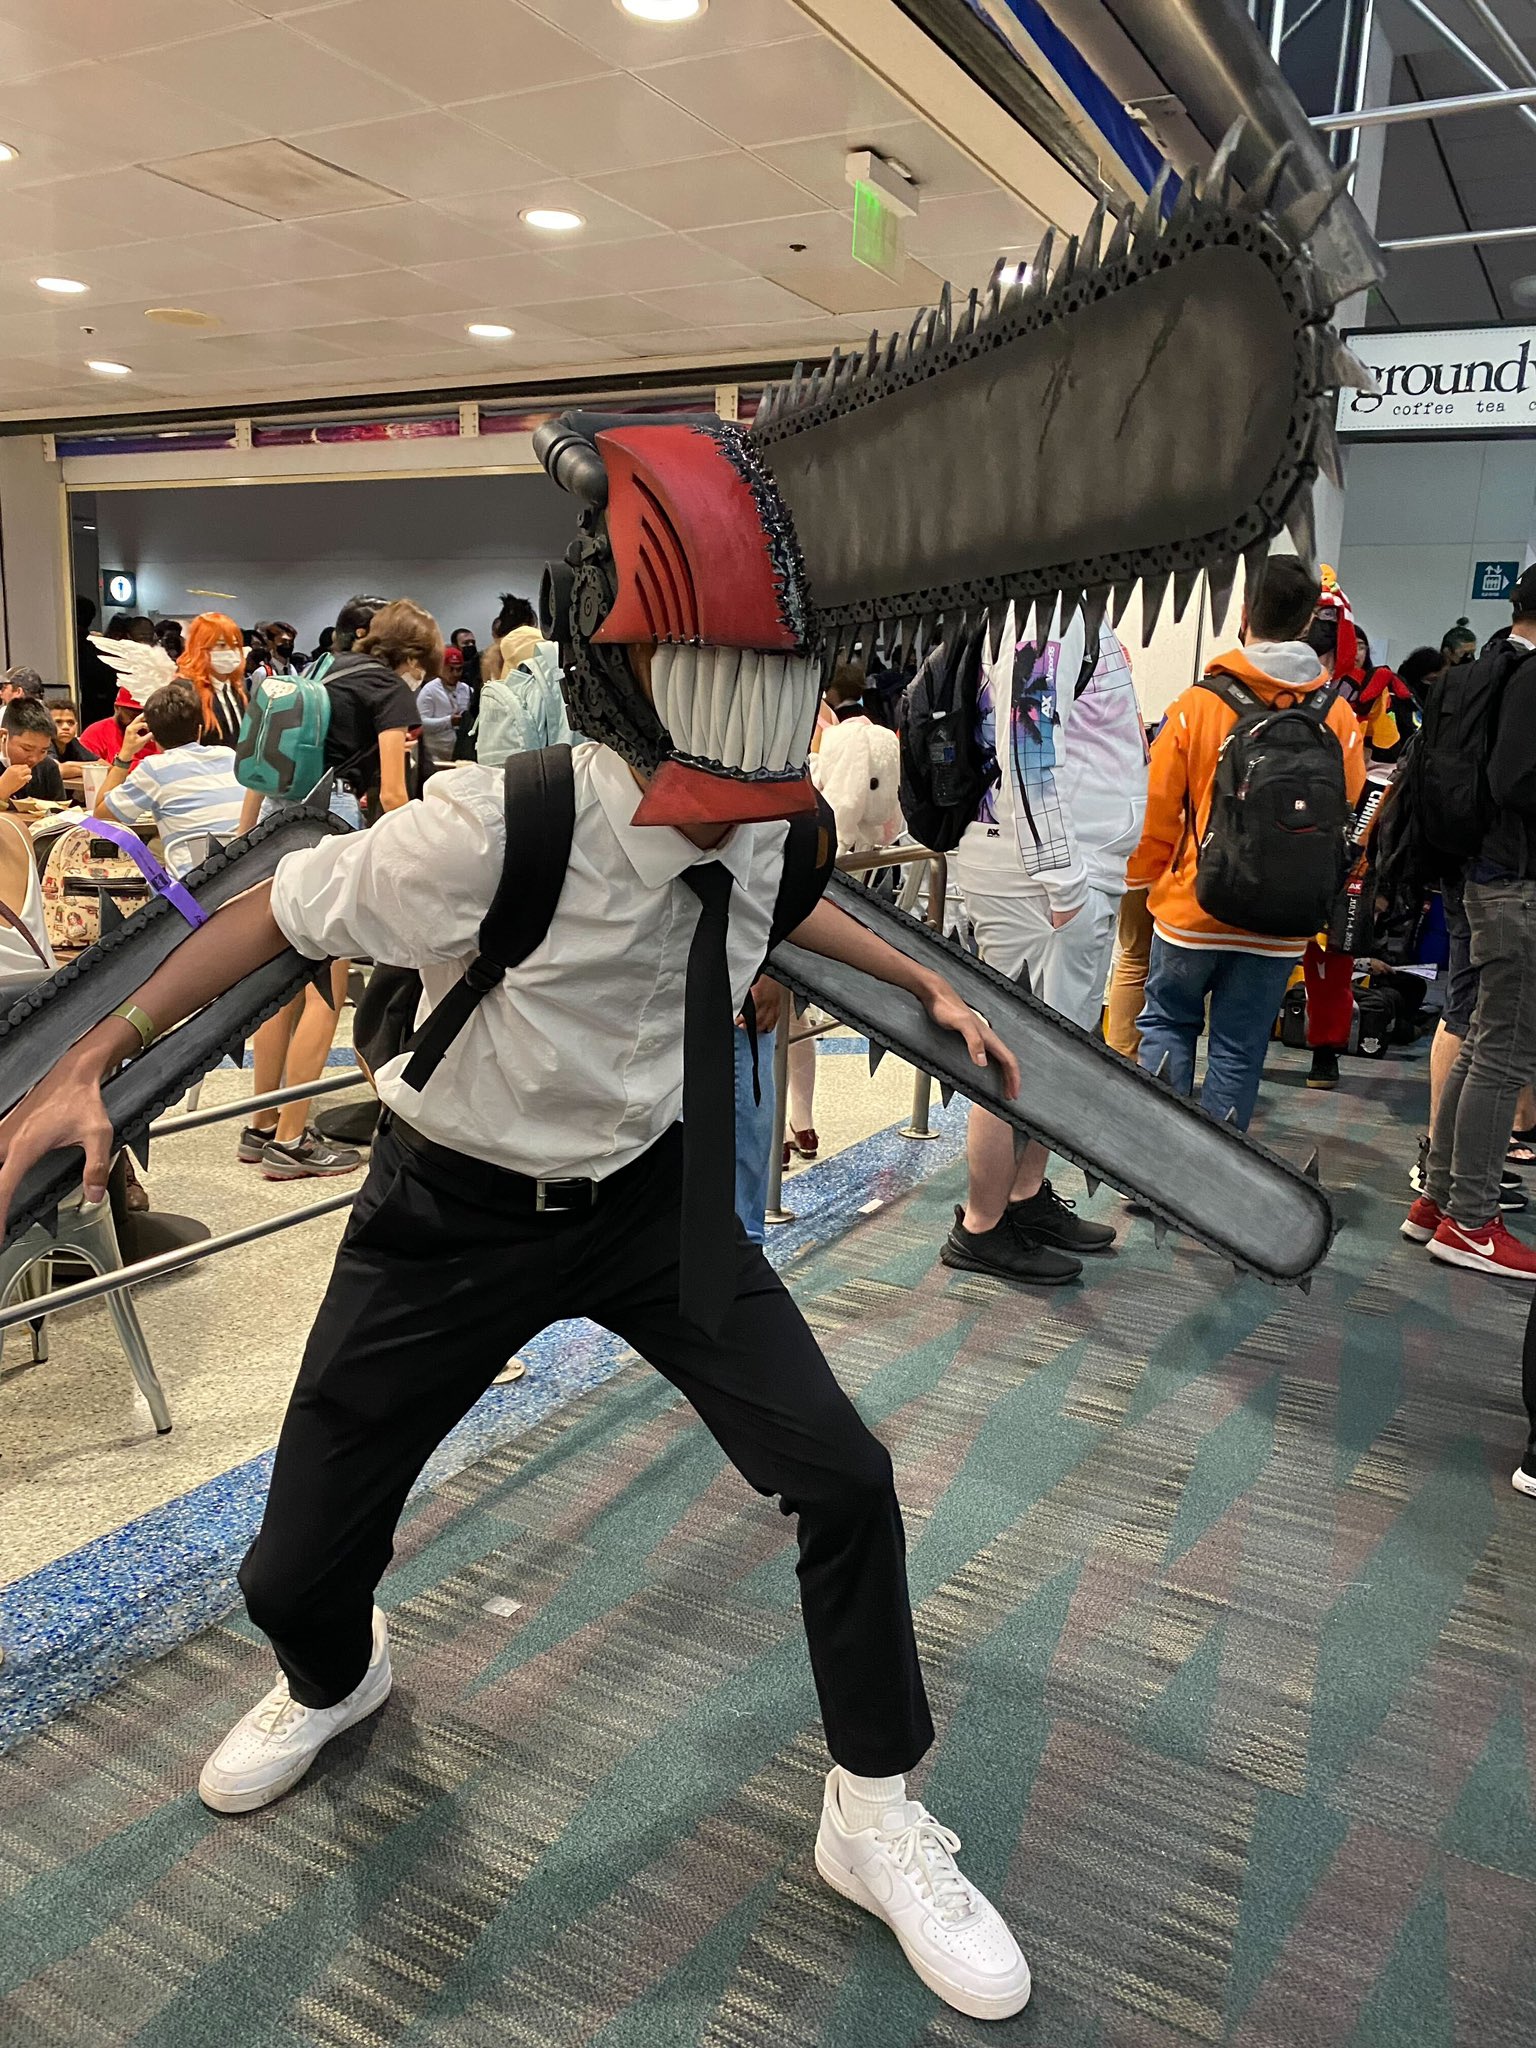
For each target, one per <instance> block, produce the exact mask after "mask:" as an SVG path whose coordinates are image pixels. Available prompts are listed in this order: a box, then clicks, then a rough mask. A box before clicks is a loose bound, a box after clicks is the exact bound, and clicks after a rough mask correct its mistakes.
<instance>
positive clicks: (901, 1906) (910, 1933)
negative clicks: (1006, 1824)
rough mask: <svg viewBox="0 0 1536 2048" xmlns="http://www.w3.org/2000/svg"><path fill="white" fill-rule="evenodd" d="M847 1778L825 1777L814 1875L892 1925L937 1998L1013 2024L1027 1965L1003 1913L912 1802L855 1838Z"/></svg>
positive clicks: (954, 1842)
mask: <svg viewBox="0 0 1536 2048" xmlns="http://www.w3.org/2000/svg"><path fill="white" fill-rule="evenodd" d="M841 1788H842V1772H841V1770H839V1769H837V1768H836V1767H834V1768H833V1769H832V1770H831V1771H830V1772H829V1773H828V1774H827V1791H826V1798H825V1799H824V1801H823V1803H822V1809H821V1828H820V1831H819V1833H818V1834H817V1837H816V1868H817V1869H818V1870H819V1871H820V1872H821V1874H822V1876H823V1877H824V1878H825V1879H826V1881H827V1883H828V1884H829V1885H831V1887H832V1889H833V1891H835V1892H841V1893H842V1895H843V1897H844V1898H845V1899H851V1900H852V1901H853V1903H854V1905H856V1906H862V1907H863V1908H864V1910H865V1912H866V1913H873V1914H875V1915H876V1916H877V1917H878V1918H879V1919H881V1920H883V1921H885V1923H886V1925H887V1926H888V1927H889V1928H890V1929H891V1931H892V1933H893V1934H894V1935H895V1936H896V1939H897V1940H898V1941H899V1942H900V1943H901V1945H902V1948H903V1949H904V1950H905V1951H906V1957H907V1961H908V1962H909V1963H910V1964H911V1965H912V1967H913V1969H914V1970H916V1972H917V1974H918V1976H919V1977H921V1978H922V1980H923V1982H924V1983H925V1984H926V1985H927V1986H928V1988H929V1990H930V1991H936V1992H937V1993H938V1995H939V1997H940V1998H942V1999H943V2000H944V2002H945V2004H946V2005H952V2006H953V2007H954V2008H955V2010H956V2012H963V2013H968V2014H969V2015H970V2017H971V2018H972V2019H975V2020H1006V2019H1009V2018H1011V2017H1012V2015H1013V2014H1014V2013H1016V2012H1021V2011H1022V2010H1023V2008H1024V2007H1025V2006H1026V2005H1027V2004H1028V2003H1029V1991H1030V1982H1029V1965H1028V1963H1026V1962H1025V1960H1024V1957H1023V1955H1022V1954H1021V1953H1020V1950H1019V1945H1018V1943H1017V1942H1016V1941H1015V1940H1014V1938H1013V1936H1012V1934H1011V1933H1010V1932H1009V1931H1008V1925H1007V1922H1006V1921H1005V1920H1004V1919H1003V1916H1002V1914H1001V1913H999V1912H998V1910H997V1908H996V1906H994V1905H993V1904H992V1903H991V1901H990V1900H989V1899H987V1898H985V1897H984V1896H983V1895H982V1893H981V1892H979V1891H978V1890H977V1889H976V1887H975V1885H973V1884H972V1883H971V1881H970V1879H969V1878H968V1877H966V1876H964V1875H963V1873H962V1872H961V1871H960V1869H959V1868H958V1867H957V1865H956V1863H955V1851H956V1850H957V1849H958V1848H959V1847H960V1838H959V1836H958V1835H952V1834H951V1833H950V1831H949V1829H948V1828H945V1827H940V1825H939V1823H938V1822H937V1821H936V1820H935V1819H934V1817H933V1815H932V1814H931V1813H930V1812H929V1811H928V1809H927V1808H926V1807H924V1806H920V1805H919V1804H918V1803H917V1801H916V1800H915V1799H908V1800H904V1801H903V1802H902V1803H901V1804H900V1805H898V1806H894V1807H892V1809H891V1810H890V1812H889V1813H887V1814H886V1816H885V1824H884V1825H883V1826H881V1827H878V1828H862V1829H853V1828H850V1827H849V1826H848V1824H847V1822H846V1821H845V1820H844V1818H843V1814H842V1808H841V1805H840V1803H839V1794H840V1792H841Z"/></svg>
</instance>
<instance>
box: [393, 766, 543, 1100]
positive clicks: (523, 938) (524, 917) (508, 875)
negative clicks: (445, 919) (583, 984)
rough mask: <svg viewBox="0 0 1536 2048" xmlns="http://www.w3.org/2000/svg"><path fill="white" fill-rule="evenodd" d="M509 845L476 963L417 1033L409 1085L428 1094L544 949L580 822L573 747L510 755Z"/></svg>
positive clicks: (505, 777) (506, 778)
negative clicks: (517, 970)
mask: <svg viewBox="0 0 1536 2048" xmlns="http://www.w3.org/2000/svg"><path fill="white" fill-rule="evenodd" d="M502 800H503V804H504V806H505V816H506V826H507V844H506V852H505V855H504V856H503V859H502V867H501V880H500V881H499V882H498V883H497V885H496V894H495V895H494V896H493V897H492V899H491V907H490V909H489V910H487V912H486V913H485V916H484V918H483V919H482V921H481V925H480V931H479V934H478V936H477V938H476V941H475V943H476V946H477V948H478V950H477V952H476V955H475V958H474V960H473V961H472V962H471V963H470V966H469V969H468V971H467V972H466V973H465V975H464V976H463V978H462V980H460V981H457V982H455V984H454V986H453V987H452V988H451V989H449V991H448V993H447V995H445V996H444V997H443V1000H442V1001H441V1002H440V1003H439V1004H438V1005H437V1007H436V1009H434V1010H433V1012H432V1014H431V1015H430V1016H429V1017H428V1018H427V1020H426V1022H425V1023H424V1024H423V1025H422V1027H421V1029H420V1031H418V1032H417V1034H416V1038H415V1041H414V1044H413V1045H412V1048H411V1060H410V1065H409V1066H408V1067H407V1068H406V1070H405V1073H404V1076H403V1079H404V1081H405V1085H406V1087H407V1088H414V1089H416V1090H418V1091H419V1090H421V1089H422V1088H425V1086H426V1085H427V1082H428V1081H429V1080H430V1079H431V1078H432V1076H433V1074H434V1073H435V1072H436V1071H437V1068H438V1066H439V1065H440V1063H441V1061H442V1057H443V1054H444V1053H445V1052H447V1050H448V1048H449V1046H450V1045H452V1043H453V1041H454V1040H455V1039H456V1038H457V1037H458V1035H459V1033H460V1032H461V1031H462V1030H463V1029H464V1026H465V1025H466V1024H467V1023H468V1022H469V1020H470V1018H471V1017H472V1016H473V1015H474V1012H475V1010H476V1008H477V1007H478V1006H479V1004H480V1002H481V1001H482V999H483V998H484V997H486V996H488V995H489V994H490V992H491V990H492V989H493V988H495V987H496V986H497V985H498V984H499V983H500V982H501V980H502V979H503V977H504V976H505V975H507V974H508V973H510V971H511V970H512V969H513V968H514V967H519V966H521V964H522V963H523V961H525V960H526V959H527V958H528V955H529V954H530V953H532V952H533V951H534V949H535V948H536V947H537V946H539V945H541V944H542V942H543V940H544V936H545V934H546V933H547V932H548V930H549V927H550V922H551V920H552V919H553V917H554V914H555V906H556V904H557V903H558V902H559V901H560V891H561V890H562V889H563V888H564V887H565V873H566V869H567V868H568V867H569V865H570V860H571V834H572V832H573V830H574V829H575V824H576V782H575V777H574V775H573V773H572V769H571V750H570V748H569V747H568V746H559V747H545V748H543V749H542V750H540V751H539V752H537V753H532V754H509V755H508V756H507V763H506V767H505V768H504V769H503V770H502Z"/></svg>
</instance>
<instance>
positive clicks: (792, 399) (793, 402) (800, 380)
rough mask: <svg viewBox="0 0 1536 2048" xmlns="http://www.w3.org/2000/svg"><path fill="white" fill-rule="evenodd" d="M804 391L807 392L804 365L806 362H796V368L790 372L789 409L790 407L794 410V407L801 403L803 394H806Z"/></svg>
mask: <svg viewBox="0 0 1536 2048" xmlns="http://www.w3.org/2000/svg"><path fill="white" fill-rule="evenodd" d="M804 392H805V365H804V363H796V365H795V367H794V369H793V370H792V371H791V372H790V378H789V401H788V403H789V409H790V410H791V411H793V410H794V408H795V407H796V406H797V405H798V404H799V403H800V400H801V398H802V397H803V395H804Z"/></svg>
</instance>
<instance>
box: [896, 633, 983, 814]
mask: <svg viewBox="0 0 1536 2048" xmlns="http://www.w3.org/2000/svg"><path fill="white" fill-rule="evenodd" d="M985 636H986V622H985V620H983V621H981V622H980V623H979V624H977V625H975V626H972V627H970V628H969V629H967V628H966V627H965V626H964V625H960V626H958V627H956V629H955V631H954V632H953V633H950V634H949V635H947V636H946V638H945V639H944V640H943V641H941V642H940V644H939V645H938V646H937V647H935V648H933V649H932V650H931V652H930V653H929V654H928V655H927V657H926V658H925V659H924V662H923V665H922V667H921V668H920V669H919V670H918V672H917V674H916V675H915V676H914V677H913V678H912V680H911V682H910V683H909V684H908V685H907V688H906V690H905V692H904V694H903V696H902V699H901V707H900V710H899V712H898V714H897V720H896V731H897V734H898V736H899V737H900V740H901V814H902V816H903V817H904V818H905V819H906V821H907V830H908V831H909V832H910V833H911V834H912V836H913V838H914V839H916V840H917V841H918V842H919V843H920V844H921V845H923V846H928V847H931V848H932V849H933V851H934V852H935V853H952V852H953V851H954V849H955V848H956V847H957V846H958V845H959V844H960V841H961V839H962V837H963V836H964V834H965V828H966V827H967V825H969V824H971V823H972V822H973V821H974V820H975V818H976V815H977V813H978V812H979V811H980V809H981V801H982V798H983V797H984V796H985V795H986V793H987V791H988V790H989V789H990V788H991V787H992V785H993V783H994V782H996V780H997V762H996V760H995V759H994V758H993V757H992V756H991V755H990V754H988V753H986V752H985V751H984V749H983V748H982V745H981V741H980V738H979V737H978V734H977V715H976V705H977V694H978V691H979V689H980V684H981V656H982V648H983V644H984V641H985Z"/></svg>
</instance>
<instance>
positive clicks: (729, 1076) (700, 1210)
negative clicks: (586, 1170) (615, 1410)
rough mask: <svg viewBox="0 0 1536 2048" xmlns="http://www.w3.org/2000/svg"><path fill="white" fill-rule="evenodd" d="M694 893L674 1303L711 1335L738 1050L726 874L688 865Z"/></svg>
mask: <svg viewBox="0 0 1536 2048" xmlns="http://www.w3.org/2000/svg"><path fill="white" fill-rule="evenodd" d="M683 880H684V881H685V882H686V883H687V884H688V886H689V888H690V889H691V890H692V891H693V893H694V895H695V896H697V897H698V899H699V922H698V924H697V926H696V927H695V929H694V934H693V944H692V945H691V946H690V947H689V949H688V981H687V987H686V993H685V997H684V1006H683V1216H682V1231H683V1234H682V1244H681V1247H680V1249H679V1255H678V1282H679V1284H678V1302H679V1306H680V1307H681V1309H682V1312H683V1314H684V1315H685V1316H686V1317H687V1318H688V1320H689V1321H690V1322H691V1323H696V1324H697V1325H698V1326H699V1328H700V1329H701V1330H703V1331H704V1332H705V1334H706V1335H708V1336H711V1337H713V1336H714V1335H715V1333H716V1331H717V1330H718V1329H719V1328H720V1325H721V1324H722V1323H723V1322H724V1320H725V1316H726V1311H727V1310H728V1309H729V1308H730V1306H731V1303H732V1302H733V1301H734V1300H735V1299H736V1222H735V1211H736V1052H735V1046H734V1044H733V1041H732V1036H731V1034H732V1029H733V1026H734V1024H735V1018H734V1016H733V1014H732V1006H731V977H730V972H729V969H728V967H727V965H726V957H725V931H726V919H727V913H728V911H729V908H730V901H731V874H730V870H729V868H724V867H722V866H721V865H720V863H719V861H717V860H712V861H706V862H705V863H704V864H703V865H702V866H699V867H692V868H689V869H688V870H687V872H686V873H685V874H684V876H683Z"/></svg>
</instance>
